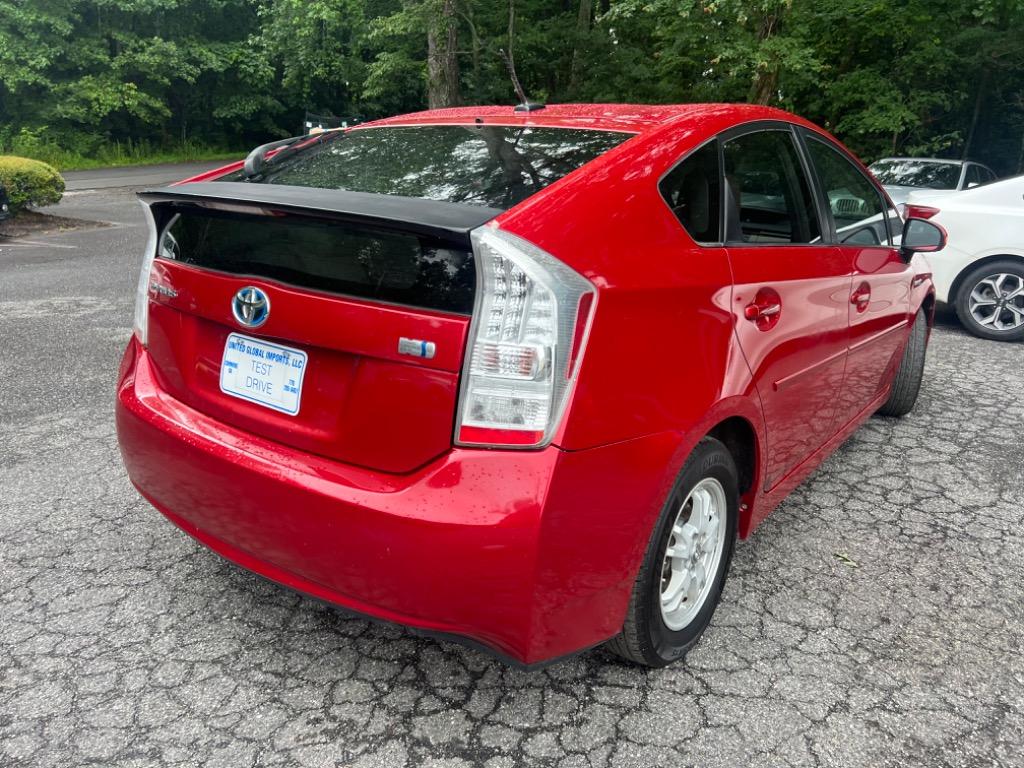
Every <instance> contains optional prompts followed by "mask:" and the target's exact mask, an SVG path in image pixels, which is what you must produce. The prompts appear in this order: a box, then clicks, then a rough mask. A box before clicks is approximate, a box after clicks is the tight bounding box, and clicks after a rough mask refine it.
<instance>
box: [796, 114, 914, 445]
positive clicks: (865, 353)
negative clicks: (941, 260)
mask: <svg viewBox="0 0 1024 768" xmlns="http://www.w3.org/2000/svg"><path fill="white" fill-rule="evenodd" d="M801 133H802V136H803V141H804V143H805V145H806V148H807V156H808V157H809V158H810V160H811V165H812V166H813V167H814V171H815V173H816V178H817V186H818V188H819V189H820V190H821V191H822V194H823V196H824V199H825V200H826V201H827V217H828V226H829V228H830V229H831V230H832V231H833V233H834V237H835V243H836V245H835V250H836V251H837V252H838V253H839V254H840V258H841V259H842V260H843V261H844V262H848V263H851V264H852V265H853V281H852V290H851V291H850V294H849V300H848V302H847V307H846V312H847V313H848V315H849V322H850V351H849V357H848V359H847V361H846V375H845V378H844V380H843V386H842V392H841V394H840V398H839V401H838V406H837V412H836V426H837V427H841V426H843V425H845V424H846V423H847V422H849V421H850V420H851V419H854V418H856V417H857V416H858V414H860V413H861V412H862V411H863V410H864V409H865V408H866V407H868V406H869V405H870V404H871V403H872V402H873V401H874V400H876V399H877V398H878V397H879V395H880V394H881V393H882V390H883V389H884V388H885V386H886V385H887V384H888V382H889V379H890V375H891V373H892V371H893V370H894V368H895V365H896V364H897V363H898V358H899V354H900V352H901V350H902V349H903V343H904V342H905V341H906V338H907V334H908V332H909V323H910V321H911V320H912V319H913V318H912V317H911V315H910V298H911V281H912V279H913V270H911V268H910V266H909V265H908V264H907V263H906V262H905V261H904V260H903V258H902V257H901V256H900V253H899V249H898V248H897V247H896V246H895V245H893V243H892V237H891V230H892V227H890V226H888V225H889V223H890V222H891V221H892V220H893V218H894V217H897V216H898V214H896V213H895V212H894V211H893V210H892V209H890V206H889V203H888V200H887V199H886V198H885V196H884V195H883V194H882V192H881V190H880V189H879V188H878V186H877V185H876V184H875V183H874V182H873V181H871V180H870V179H869V178H868V176H867V174H865V173H864V171H862V170H861V168H860V167H859V166H858V165H857V164H856V163H855V162H854V161H853V160H852V159H851V158H850V157H849V156H848V155H847V154H846V152H844V151H843V150H842V149H841V148H840V147H839V146H838V145H836V144H835V143H833V142H832V141H830V140H828V139H827V138H826V137H824V136H822V135H820V134H817V133H812V132H811V131H802V132H801Z"/></svg>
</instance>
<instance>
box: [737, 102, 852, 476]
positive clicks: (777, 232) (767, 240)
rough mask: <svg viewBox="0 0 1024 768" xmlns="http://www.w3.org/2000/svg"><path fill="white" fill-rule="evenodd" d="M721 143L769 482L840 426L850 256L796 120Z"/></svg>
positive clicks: (740, 309)
mask: <svg viewBox="0 0 1024 768" xmlns="http://www.w3.org/2000/svg"><path fill="white" fill-rule="evenodd" d="M721 146H722V155H723V168H724V172H725V183H724V187H725V194H724V197H725V209H726V249H727V252H728V255H729V260H730V263H731V266H732V270H733V281H734V291H733V302H734V308H735V312H734V315H735V317H736V318H737V319H736V334H737V338H738V340H739V344H740V347H741V349H742V350H743V353H744V356H745V357H746V359H747V362H748V364H749V366H750V369H751V372H752V374H753V375H754V379H755V382H756V384H757V390H758V394H759V396H760V398H761V404H762V410H763V412H764V419H765V427H766V430H767V437H768V446H767V450H766V452H765V455H766V462H765V467H766V471H765V481H766V488H771V487H773V486H774V485H776V484H777V483H778V482H779V481H780V480H782V479H783V478H784V477H785V476H786V475H787V474H788V473H789V472H790V471H791V470H793V469H794V468H795V467H797V466H798V465H799V464H800V463H801V462H802V461H803V460H804V459H806V458H807V457H808V456H810V455H811V454H812V453H814V451H815V450H817V449H818V448H819V447H821V446H822V445H823V444H824V443H825V442H826V441H827V440H828V439H829V438H830V437H831V436H832V435H833V434H834V432H835V430H834V423H833V422H834V416H835V410H836V403H837V402H838V401H839V399H840V390H841V387H842V380H843V372H844V368H845V364H846V347H847V334H848V313H847V309H846V307H847V304H848V301H849V295H850V280H851V277H850V274H851V268H852V263H851V257H850V254H849V253H848V252H847V251H845V250H840V249H838V248H835V247H833V246H832V245H831V244H830V243H828V242H827V241H825V240H824V239H823V238H822V232H823V231H824V230H823V226H824V219H823V215H822V214H823V212H822V211H820V210H819V206H818V205H817V204H816V200H817V197H816V194H815V192H814V190H813V187H812V182H811V179H810V177H809V175H808V173H807V167H806V163H805V159H804V158H803V156H802V152H801V150H800V147H799V145H798V144H797V141H796V134H795V132H794V130H793V129H792V128H791V127H790V126H789V125H788V124H786V123H776V122H772V123H760V124H756V125H753V126H744V127H741V128H740V129H736V130H734V131H731V132H729V133H726V134H724V135H723V136H722V143H721Z"/></svg>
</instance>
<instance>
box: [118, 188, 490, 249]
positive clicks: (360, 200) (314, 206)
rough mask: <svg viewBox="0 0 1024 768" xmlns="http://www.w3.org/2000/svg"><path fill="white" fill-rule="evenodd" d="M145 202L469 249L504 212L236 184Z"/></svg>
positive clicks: (159, 193) (160, 192) (179, 191)
mask: <svg viewBox="0 0 1024 768" xmlns="http://www.w3.org/2000/svg"><path fill="white" fill-rule="evenodd" d="M138 196H139V199H141V200H144V201H145V202H147V203H177V204H184V205H196V206H200V207H207V208H214V209H216V208H221V209H223V208H225V207H230V208H229V209H230V210H237V209H239V208H251V209H253V211H254V212H258V211H261V210H262V211H280V212H282V213H292V214H305V215H307V216H309V215H312V216H319V217H325V218H331V219H340V220H342V221H352V222H358V223H361V224H373V225H376V226H379V227H381V228H384V229H397V230H401V231H403V232H411V233H413V234H418V235H426V236H428V237H433V238H437V239H440V240H444V241H446V242H449V243H453V244H456V245H458V246H459V247H462V248H468V247H469V232H470V231H471V230H473V229H476V228H477V227H479V226H481V225H483V224H486V223H487V222H488V221H490V220H491V219H493V218H494V217H495V216H498V215H499V214H501V213H503V211H502V210H500V209H498V208H487V207H484V206H480V205H468V204H465V203H448V202H442V201H439V200H424V199H422V198H418V197H399V196H397V195H378V194H373V193H370V192H350V191H348V190H341V189H319V188H314V187H293V186H285V185H282V184H253V183H248V182H241V181H197V182H193V183H190V184H179V185H178V186H173V187H160V188H159V189H147V190H143V191H142V192H139V193H138Z"/></svg>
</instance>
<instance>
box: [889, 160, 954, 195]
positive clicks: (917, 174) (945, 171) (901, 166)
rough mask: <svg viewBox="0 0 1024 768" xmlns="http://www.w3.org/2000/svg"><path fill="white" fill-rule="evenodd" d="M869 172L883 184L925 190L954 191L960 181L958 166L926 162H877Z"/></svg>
mask: <svg viewBox="0 0 1024 768" xmlns="http://www.w3.org/2000/svg"><path fill="white" fill-rule="evenodd" d="M871 172H872V173H873V174H875V177H876V178H877V179H878V180H879V181H880V182H882V183H883V184H891V185H893V186H898V187H923V188H925V189H956V185H957V183H958V182H959V181H960V165H959V164H957V163H934V162H929V161H927V160H879V161H878V162H877V163H873V164H872V165H871Z"/></svg>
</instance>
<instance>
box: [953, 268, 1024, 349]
mask: <svg viewBox="0 0 1024 768" xmlns="http://www.w3.org/2000/svg"><path fill="white" fill-rule="evenodd" d="M956 314H957V317H959V318H960V322H961V323H963V326H964V328H966V329H967V330H968V331H970V332H971V333H973V334H974V335H975V336H980V337H981V338H983V339H992V340H993V341H1016V340H1018V339H1024V263H1021V262H1019V261H1014V260H1012V259H1006V260H1005V261H994V262H990V263H988V264H984V265H982V266H980V267H978V268H977V269H975V270H974V271H972V272H971V273H970V274H969V275H967V277H965V278H964V280H963V282H962V283H961V284H960V290H959V291H957V296H956Z"/></svg>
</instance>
